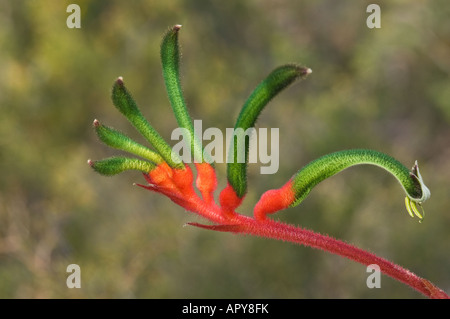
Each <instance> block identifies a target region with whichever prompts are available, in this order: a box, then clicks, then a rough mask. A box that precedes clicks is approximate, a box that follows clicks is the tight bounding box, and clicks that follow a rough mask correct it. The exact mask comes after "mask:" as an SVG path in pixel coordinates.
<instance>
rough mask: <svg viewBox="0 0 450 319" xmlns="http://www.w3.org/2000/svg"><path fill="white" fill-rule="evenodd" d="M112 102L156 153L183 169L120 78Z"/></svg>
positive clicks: (114, 88)
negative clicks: (173, 158)
mask: <svg viewBox="0 0 450 319" xmlns="http://www.w3.org/2000/svg"><path fill="white" fill-rule="evenodd" d="M112 100H113V103H114V105H115V106H116V107H117V109H118V110H119V111H120V112H121V113H122V114H123V115H124V116H125V117H126V118H127V119H128V120H129V121H130V123H131V124H132V125H133V126H134V127H135V128H136V129H137V130H138V132H139V133H141V134H142V136H144V137H145V139H146V140H147V141H148V142H149V143H150V144H152V145H153V147H154V148H155V149H156V151H157V152H158V153H159V154H160V155H161V156H162V158H164V160H165V161H166V162H167V164H169V165H170V166H171V167H177V168H183V167H184V165H183V164H182V161H181V160H180V161H178V162H174V161H173V160H172V148H171V147H170V145H169V144H167V143H166V142H165V141H164V139H163V138H162V137H161V135H159V133H158V132H157V131H156V130H155V129H154V128H153V127H152V126H151V125H150V123H149V122H148V121H147V120H146V119H145V118H144V116H143V115H142V113H141V111H140V110H139V108H138V107H137V105H136V102H135V101H134V99H133V97H132V96H131V94H130V93H129V92H128V90H127V89H126V88H125V85H124V83H123V79H122V78H121V77H119V78H118V79H117V80H116V82H115V83H114V86H113V90H112Z"/></svg>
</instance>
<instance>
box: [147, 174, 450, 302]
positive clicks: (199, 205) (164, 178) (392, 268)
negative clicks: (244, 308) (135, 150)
mask: <svg viewBox="0 0 450 319" xmlns="http://www.w3.org/2000/svg"><path fill="white" fill-rule="evenodd" d="M197 168H198V167H197ZM158 169H159V170H154V171H152V172H150V173H149V174H148V175H146V179H147V181H148V182H149V185H148V186H144V185H140V186H142V187H144V188H147V189H149V190H152V191H156V192H160V193H162V194H164V195H166V196H168V197H169V198H170V199H172V201H174V202H175V203H176V204H178V205H180V206H182V207H184V208H185V209H187V210H189V211H192V212H194V213H196V214H198V215H200V216H202V217H204V218H206V219H207V220H209V221H211V222H213V223H214V224H215V225H203V224H198V223H190V225H192V226H197V227H201V228H206V229H210V230H216V231H224V232H232V233H240V234H248V235H256V236H261V237H266V238H272V239H276V240H282V241H288V242H292V243H296V244H300V245H305V246H309V247H312V248H318V249H322V250H324V251H327V252H330V253H333V254H336V255H340V256H343V257H346V258H349V259H351V260H354V261H356V262H358V263H361V264H363V265H366V266H367V265H371V264H376V265H378V266H379V267H380V270H381V272H383V273H384V274H386V275H388V276H390V277H392V278H394V279H396V280H398V281H400V282H403V283H404V284H406V285H408V286H410V287H412V288H413V289H415V290H417V291H419V292H420V293H422V294H424V295H425V296H427V297H430V298H447V299H449V298H450V296H448V295H447V294H446V293H445V292H444V291H442V290H441V289H439V288H438V287H436V286H435V285H433V284H432V283H431V282H429V281H428V280H426V279H423V278H420V277H419V276H417V275H416V274H414V273H413V272H411V271H409V270H408V269H405V268H403V267H400V266H398V265H396V264H394V263H392V262H390V261H388V260H386V259H384V258H381V257H378V256H376V255H374V254H372V253H369V252H367V251H365V250H362V249H360V248H357V247H355V246H353V245H350V244H347V243H345V242H343V241H341V240H338V239H335V238H332V237H329V236H327V235H322V234H319V233H316V232H313V231H311V230H308V229H304V228H301V227H296V226H292V225H288V224H285V223H281V222H277V221H274V220H271V219H261V218H256V219H255V218H251V217H249V216H245V215H242V214H238V213H236V211H235V209H236V207H237V206H239V204H240V203H241V201H242V199H243V198H238V197H237V196H235V195H233V194H235V193H234V192H233V191H232V188H230V187H226V188H225V189H224V191H222V193H221V195H220V202H221V206H219V205H217V204H216V203H215V202H214V199H213V196H212V192H213V191H214V188H215V186H216V181H215V174H214V171H213V170H210V169H208V168H207V167H206V166H205V167H204V168H202V169H201V170H199V171H198V172H199V173H200V174H199V176H197V187H198V188H199V189H200V192H201V194H202V197H203V199H202V198H200V197H199V196H198V195H197V193H196V192H195V191H194V189H193V187H192V178H193V176H192V172H191V170H190V168H189V167H186V169H185V170H174V171H172V172H171V171H170V169H167V168H166V167H164V166H161V167H158ZM211 178H214V179H211ZM207 180H210V181H212V182H211V183H210V184H205V183H202V181H207ZM257 215H258V214H257ZM260 215H261V214H260ZM256 217H258V216H256ZM260 217H261V216H260Z"/></svg>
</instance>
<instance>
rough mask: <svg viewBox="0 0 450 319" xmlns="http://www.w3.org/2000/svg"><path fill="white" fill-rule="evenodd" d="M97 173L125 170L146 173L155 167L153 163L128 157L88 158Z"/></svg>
mask: <svg viewBox="0 0 450 319" xmlns="http://www.w3.org/2000/svg"><path fill="white" fill-rule="evenodd" d="M88 164H89V166H91V167H92V168H93V169H94V170H95V171H96V172H97V173H99V174H101V175H106V176H112V175H116V174H119V173H122V172H124V171H127V170H137V171H141V172H143V173H148V172H150V171H151V170H153V169H154V168H155V165H154V164H152V163H149V162H146V161H142V160H139V159H135V158H128V157H110V158H107V159H103V160H99V161H91V160H88Z"/></svg>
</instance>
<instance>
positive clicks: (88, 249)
mask: <svg viewBox="0 0 450 319" xmlns="http://www.w3.org/2000/svg"><path fill="white" fill-rule="evenodd" d="M73 2H74V3H77V4H79V5H80V7H81V10H82V12H81V29H69V28H67V26H66V19H67V17H68V15H69V13H67V12H66V8H67V6H68V5H69V4H70V3H72V1H57V0H52V1H1V2H0V24H1V28H0V48H1V50H0V70H1V76H0V169H1V179H0V297H2V298H35V297H42V298H75V297H82V298H108V297H116V298H117V297H118V298H194V297H195V298H209V297H213V298H329V297H331V298H398V297H403V298H421V296H420V295H419V294H418V293H416V292H414V291H412V290H410V289H409V288H407V287H406V286H404V285H402V284H400V283H398V282H395V281H393V280H391V279H390V278H388V277H385V276H383V277H382V282H381V288H380V289H368V288H367V286H366V278H367V276H368V275H369V274H368V273H367V272H366V269H365V267H363V266H361V265H359V264H355V263H354V262H351V261H349V260H346V259H342V258H340V257H337V256H333V255H330V254H327V253H323V252H321V251H317V250H313V249H311V248H307V247H300V246H294V245H291V244H285V243H282V242H275V241H270V240H265V239H260V238H250V237H241V236H234V235H232V234H223V233H216V232H209V231H205V230H201V229H194V228H191V227H182V226H183V224H184V223H186V222H187V221H192V220H196V219H197V217H195V216H193V215H190V214H187V213H186V212H184V211H183V210H181V209H180V208H179V207H178V206H176V205H174V204H173V203H171V202H169V201H168V200H167V199H166V198H162V197H161V196H158V195H155V194H152V193H149V192H146V191H145V190H142V189H139V188H137V187H133V185H132V183H133V182H143V178H142V176H141V175H140V174H139V173H132V172H130V173H125V174H122V175H119V176H116V177H111V178H105V177H102V176H100V175H98V174H95V173H94V172H93V171H92V170H91V169H90V168H89V166H88V165H87V164H86V160H87V159H88V158H92V159H98V158H103V157H104V156H105V155H111V154H113V153H115V152H114V151H111V150H109V149H108V148H107V147H104V146H103V145H102V144H101V143H99V142H98V141H97V139H96V137H95V134H94V132H93V130H92V129H91V123H92V121H93V119H94V118H98V119H99V120H102V122H104V123H105V124H108V125H112V126H114V127H116V128H118V129H120V130H122V131H125V132H127V133H128V134H130V135H132V136H136V135H133V134H134V130H133V129H132V127H131V126H130V125H128V123H127V122H126V120H125V119H124V118H123V117H122V116H121V115H120V114H119V112H117V110H115V109H114V107H113V106H112V103H111V101H110V88H111V86H112V84H113V82H114V80H115V79H116V78H117V77H118V76H123V77H124V79H125V81H126V83H127V86H128V88H129V89H130V91H132V92H133V93H134V96H135V98H136V100H137V101H138V103H139V104H140V106H141V108H142V111H143V113H144V114H145V116H146V117H147V118H148V119H149V120H150V122H151V123H153V125H154V126H155V127H156V128H157V129H158V130H159V131H160V133H161V134H162V135H163V136H164V137H166V138H167V139H170V133H171V132H172V130H173V129H174V128H175V127H176V122H175V119H174V117H173V115H172V113H171V110H170V106H169V103H168V100H167V97H166V93H165V90H164V86H163V81H162V76H161V66H160V61H159V45H160V40H161V36H162V35H163V33H164V32H165V30H166V29H167V28H168V27H169V26H171V25H174V24H182V25H183V29H182V30H181V33H180V42H181V44H182V49H183V60H182V73H183V86H184V91H185V95H186V100H187V102H188V104H189V108H190V111H191V114H192V115H193V117H194V118H195V119H202V120H203V125H204V127H219V128H221V129H225V128H226V127H232V126H233V125H234V121H235V118H236V116H237V114H238V112H239V110H240V107H241V105H242V103H243V101H244V100H245V99H246V97H247V96H248V94H249V93H250V92H251V90H252V89H253V88H254V87H255V85H256V84H257V83H258V82H259V81H260V80H261V79H262V78H263V77H264V76H265V75H267V74H268V73H269V71H271V70H272V69H273V68H275V67H276V66H278V65H281V64H284V63H288V62H296V63H303V64H305V65H306V66H308V67H310V68H312V69H313V74H312V75H311V76H310V77H309V78H308V79H307V80H306V81H303V82H301V83H297V84H295V86H293V87H291V88H289V89H288V90H287V91H286V92H283V93H282V94H281V95H280V96H279V97H277V98H276V99H275V100H274V101H272V102H271V105H270V106H269V107H268V108H267V109H266V110H265V111H264V114H263V115H262V116H261V118H260V119H259V122H258V125H259V127H278V128H280V138H281V140H280V170H279V171H278V173H277V174H276V175H259V166H258V165H257V164H252V165H251V166H250V171H249V175H250V176H249V189H250V192H249V194H248V195H247V198H246V201H245V203H244V205H243V207H242V209H241V210H240V211H241V212H243V213H248V214H251V207H252V206H253V204H254V203H255V202H256V200H257V199H258V197H259V196H260V195H261V193H262V192H263V191H265V190H267V189H269V188H274V187H279V186H280V185H282V184H283V183H284V182H285V181H287V180H288V178H290V177H291V175H292V174H294V173H295V172H296V171H297V170H298V169H299V168H300V167H301V166H303V165H304V164H306V163H307V162H308V161H310V160H312V159H315V158H317V157H319V156H320V155H323V154H326V153H329V152H332V151H336V150H341V149H347V148H362V147H364V148H371V149H376V150H379V151H383V152H386V153H388V154H390V155H392V156H394V157H396V158H398V159H399V160H400V161H401V162H403V163H404V164H405V165H407V166H410V165H412V164H413V163H414V161H415V160H416V159H417V160H418V161H419V164H420V166H421V172H422V175H423V177H424V180H425V182H426V184H427V185H428V186H429V187H430V189H431V193H432V196H431V199H430V200H429V201H428V202H427V203H426V204H425V209H426V217H425V220H424V222H423V223H422V224H419V223H418V222H417V219H411V218H410V217H409V216H408V214H407V213H406V211H405V208H404V206H403V191H402V190H401V188H400V186H399V185H398V184H397V183H396V182H395V180H394V179H393V178H392V177H391V176H388V175H385V174H380V172H381V171H380V170H379V169H377V168H371V167H356V168H352V169H350V170H348V171H345V172H343V173H341V174H339V175H337V176H335V177H333V178H330V179H328V180H326V181H325V182H324V183H322V184H320V185H319V186H317V188H316V189H314V191H313V192H312V193H311V195H310V196H309V197H308V199H307V200H305V202H304V203H302V205H300V206H299V207H297V208H295V209H290V210H288V211H285V212H283V213H280V214H277V215H275V216H274V218H279V219H281V220H285V221H287V222H290V223H295V224H299V225H302V226H304V227H307V228H310V229H313V230H316V231H319V232H322V233H328V234H330V235H331V236H333V237H337V238H342V239H344V240H346V241H349V242H352V243H354V244H356V245H357V246H359V247H361V248H364V249H368V250H370V251H372V252H374V253H376V254H378V255H380V256H383V257H386V258H388V259H390V260H392V261H394V262H396V263H398V264H400V265H403V266H405V267H406V268H409V269H411V270H412V271H414V272H416V273H417V274H418V275H419V276H422V277H424V278H427V279H429V280H431V281H432V282H434V283H435V284H437V285H438V286H439V287H441V288H443V289H444V290H446V291H447V293H448V292H449V291H450V254H449V251H450V245H449V243H450V196H449V191H450V125H449V124H450V93H449V92H450V78H449V74H450V20H449V18H448V17H449V16H450V6H449V3H448V1H446V0H438V1H431V0H429V1H395V3H393V2H392V1H389V2H387V1H378V2H377V3H378V4H379V5H380V6H381V28H380V29H369V28H368V27H367V26H366V19H367V16H368V13H366V7H367V5H368V4H369V3H370V2H366V1H358V2H355V1H350V0H346V1H332V0H326V1H325V0H323V1H283V0H267V1H256V0H253V1H240V0H231V1H181V0H179V1H119V0H116V1H87V0H86V1H77V2H75V1H73ZM275 108H276V112H275V111H273V109H275ZM216 166H217V169H218V172H219V178H220V180H221V183H220V186H221V187H223V186H224V182H223V181H224V180H225V164H217V165H216ZM69 264H78V265H80V267H81V284H82V287H81V288H80V289H76V288H74V289H69V288H67V286H66V278H67V276H68V275H69V274H68V273H67V272H66V267H67V266H68V265H69Z"/></svg>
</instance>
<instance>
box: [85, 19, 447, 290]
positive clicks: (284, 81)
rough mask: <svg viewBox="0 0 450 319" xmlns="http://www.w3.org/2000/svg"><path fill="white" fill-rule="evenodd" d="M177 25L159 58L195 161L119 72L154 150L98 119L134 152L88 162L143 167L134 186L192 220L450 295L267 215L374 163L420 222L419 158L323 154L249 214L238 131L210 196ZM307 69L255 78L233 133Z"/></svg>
mask: <svg viewBox="0 0 450 319" xmlns="http://www.w3.org/2000/svg"><path fill="white" fill-rule="evenodd" d="M180 28H181V26H180V25H175V26H173V27H172V28H170V29H169V30H168V31H167V32H166V34H165V36H164V38H163V40H162V44H161V60H162V69H163V77H164V82H165V85H166V89H167V93H168V96H169V100H170V104H171V106H172V109H173V112H174V114H175V117H176V120H177V123H178V125H179V127H181V128H184V129H185V132H188V133H187V134H189V135H190V136H189V138H188V139H187V140H189V141H191V145H190V148H191V151H192V154H193V155H194V164H193V165H192V166H193V167H191V166H189V165H187V164H186V163H183V162H182V161H181V159H180V157H179V156H178V155H177V154H175V153H174V152H172V148H171V146H170V145H169V144H168V143H167V142H166V141H165V140H164V139H163V138H162V137H161V135H159V133H158V132H157V131H156V130H155V129H154V128H153V126H152V125H151V124H150V123H149V122H148V121H147V120H146V119H145V118H144V117H143V115H142V113H141V112H140V111H139V108H138V107H137V105H136V103H135V101H134V99H133V98H132V96H131V94H130V93H129V92H128V90H127V89H126V87H125V85H124V81H123V79H122V78H121V77H119V78H118V79H117V80H116V82H115V83H114V86H113V89H112V100H113V103H114V105H115V106H116V108H117V109H118V110H119V111H120V112H121V113H122V114H123V115H124V116H125V117H126V118H127V119H128V120H129V121H130V123H131V124H132V125H133V126H134V127H135V128H136V129H137V130H138V132H139V133H140V134H141V135H142V136H144V138H145V139H146V140H147V141H148V142H149V143H150V145H151V146H152V148H153V149H150V148H148V147H147V146H144V145H142V144H139V143H137V142H135V141H133V140H132V139H130V138H129V137H127V136H126V135H125V134H123V133H121V132H119V131H117V130H115V129H113V128H111V127H107V126H105V125H103V124H101V123H100V122H99V121H97V120H95V121H94V128H95V131H96V133H97V135H98V137H99V139H100V140H101V141H102V142H103V143H105V144H107V145H108V146H110V147H113V148H116V149H119V150H122V151H126V152H128V153H131V154H134V155H136V156H137V157H133V158H129V157H112V158H107V159H103V160H99V161H91V160H89V161H88V163H89V165H90V166H91V167H92V168H93V169H94V170H95V171H97V172H98V173H100V174H103V175H115V174H118V173H121V172H123V171H126V170H137V171H141V172H142V173H143V175H144V178H145V180H146V182H147V184H145V185H144V184H138V186H141V187H143V188H145V189H148V190H151V191H153V192H156V193H160V194H163V195H165V196H167V197H168V198H169V199H171V200H172V201H173V202H174V203H176V204H177V205H179V206H181V207H183V208H184V209H186V210H187V211H190V212H193V213H196V214H198V215H199V216H201V217H203V218H204V219H206V220H207V221H209V222H210V224H199V223H189V225H192V226H197V227H201V228H205V229H209V230H216V231H224V232H232V233H238V234H249V235H256V236H261V237H266V238H273V239H276V240H282V241H289V242H293V243H297V244H300V245H305V246H310V247H313V248H318V249H322V250H324V251H327V252H330V253H333V254H337V255H340V256H343V257H346V258H349V259H351V260H354V261H357V262H359V263H361V264H364V265H370V264H377V265H378V266H379V267H380V270H381V271H382V272H383V273H385V274H387V275H389V276H391V277H392V278H394V279H397V280H399V281H401V282H403V283H405V284H407V285H408V286H410V287H412V288H414V289H415V290H417V291H419V292H421V293H422V294H424V295H426V296H428V297H431V298H448V297H449V296H448V295H447V294H446V293H445V292H444V291H442V290H441V289H439V288H438V287H436V286H435V285H433V284H432V283H430V282H429V281H428V280H426V279H423V278H420V277H419V276H417V275H415V274H414V273H412V272H411V271H409V270H407V269H405V268H402V267H400V266H398V265H396V264H393V263H391V262H390V261H387V260H385V259H383V258H380V257H378V256H376V255H374V254H371V253H369V252H366V251H364V250H362V249H359V248H357V247H355V246H353V245H350V244H347V243H345V242H344V241H340V240H337V239H334V238H331V237H329V236H327V235H323V234H319V233H316V232H313V231H311V230H308V229H304V228H301V227H297V226H293V225H289V224H285V223H282V222H278V221H274V220H272V219H269V218H267V215H268V214H272V213H275V212H278V211H280V210H283V209H285V208H287V207H293V206H296V205H298V204H300V202H301V201H302V200H303V199H304V198H305V197H306V196H307V195H308V194H309V192H310V191H311V190H312V188H314V186H315V185H317V184H318V183H320V182H321V181H323V180H324V179H326V178H328V177H330V176H332V175H334V174H336V173H338V172H340V171H342V170H344V169H346V168H348V167H350V166H353V165H359V164H371V165H376V166H379V167H381V168H382V169H384V170H386V171H387V172H389V173H391V174H392V175H393V176H394V177H395V178H396V179H397V180H398V182H399V183H400V184H401V186H402V187H403V189H404V191H405V193H406V199H405V203H406V207H407V210H408V213H409V214H410V215H411V216H412V217H413V216H414V215H416V216H418V217H419V218H420V220H422V219H423V211H422V212H420V211H419V210H418V208H417V205H419V206H421V204H422V203H423V202H424V201H425V200H427V199H428V198H429V197H430V191H429V190H428V188H427V187H426V186H425V184H424V183H423V180H422V177H421V175H420V172H419V168H418V165H417V162H416V163H415V165H414V167H413V168H412V170H411V171H409V170H408V169H407V168H406V167H405V166H403V165H402V164H401V163H400V162H398V161H397V160H395V159H394V158H392V157H390V156H388V155H386V154H383V153H380V152H376V151H372V150H363V149H357V150H345V151H341V152H336V153H332V154H328V155H325V156H322V157H320V158H319V159H317V160H315V161H312V162H311V163H309V164H308V165H306V166H305V167H303V168H302V169H300V170H299V171H298V172H297V173H296V174H295V175H294V176H293V177H292V178H291V179H290V180H289V181H288V182H287V183H286V184H285V185H283V186H281V187H280V188H279V189H273V190H268V191H267V192H265V193H264V194H263V195H262V196H261V198H260V200H259V201H258V202H257V203H256V205H255V207H254V212H253V217H250V216H247V215H243V214H240V213H238V212H236V209H237V208H238V207H239V206H240V204H241V203H242V201H243V200H244V197H245V194H246V193H247V176H246V175H247V174H246V173H247V157H248V147H249V143H248V140H246V141H245V142H246V143H243V144H242V143H238V139H239V138H241V137H240V136H237V133H235V136H234V137H233V139H232V141H231V144H230V146H229V147H230V148H232V151H231V152H230V154H232V158H229V159H228V160H227V182H228V183H227V186H226V187H225V188H224V189H223V190H222V191H221V192H220V194H219V202H218V203H217V202H216V201H215V197H214V193H215V191H216V188H217V177H216V172H215V169H214V167H213V165H212V164H211V163H210V161H208V158H207V157H208V154H204V152H203V147H202V145H201V143H200V142H199V139H198V138H197V137H196V136H195V131H194V128H193V123H192V119H191V118H190V116H189V113H188V110H187V107H186V103H185V101H184V97H183V94H182V89H181V83H180V76H179V62H180V52H179V44H178V34H179V31H180ZM310 73H311V69H309V68H306V67H302V66H299V65H295V64H288V65H283V66H281V67H278V68H276V69H275V70H274V71H272V72H271V73H270V74H269V75H268V76H267V77H266V78H265V79H264V80H263V81H262V82H260V84H259V85H258V86H257V87H256V88H255V90H254V91H253V92H252V94H251V95H250V96H249V98H248V99H247V101H246V102H245V104H244V106H243V108H242V110H241V112H240V114H239V116H238V119H237V121H236V124H235V132H237V131H240V132H242V131H245V130H246V129H248V128H251V127H253V126H254V125H255V122H256V120H257V118H258V116H259V114H260V113H261V111H262V110H263V109H264V107H265V106H266V105H267V104H268V103H269V101H270V100H271V99H272V98H273V97H275V96H276V95H277V94H278V93H280V92H281V91H282V90H283V89H284V88H286V87H287V86H289V85H290V84H292V83H293V82H294V81H296V80H297V79H302V78H305V77H306V76H308V75H309V74H310ZM237 129H242V130H237ZM244 138H246V139H247V138H248V137H244ZM238 145H244V147H245V149H244V150H238V149H237V147H238ZM239 151H243V152H244V154H245V162H243V163H240V161H237V154H238V153H239ZM194 168H195V169H196V172H197V174H196V180H195V183H194V174H193V171H192V169H194ZM194 185H195V186H194ZM194 187H196V189H197V190H196V189H195V188H194Z"/></svg>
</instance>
